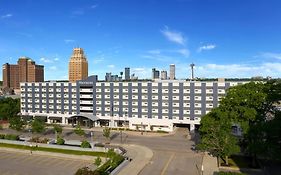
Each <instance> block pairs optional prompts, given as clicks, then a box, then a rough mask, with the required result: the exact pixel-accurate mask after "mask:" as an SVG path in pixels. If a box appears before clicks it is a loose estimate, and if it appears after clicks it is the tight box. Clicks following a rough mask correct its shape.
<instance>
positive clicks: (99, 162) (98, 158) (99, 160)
mask: <svg viewBox="0 0 281 175" xmlns="http://www.w3.org/2000/svg"><path fill="white" fill-rule="evenodd" d="M94 165H96V166H97V167H99V166H100V165H101V158H100V156H98V157H97V158H95V160H94Z"/></svg>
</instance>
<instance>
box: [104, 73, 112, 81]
mask: <svg viewBox="0 0 281 175" xmlns="http://www.w3.org/2000/svg"><path fill="white" fill-rule="evenodd" d="M105 81H112V79H111V72H108V73H105Z"/></svg>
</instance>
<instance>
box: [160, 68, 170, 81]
mask: <svg viewBox="0 0 281 175" xmlns="http://www.w3.org/2000/svg"><path fill="white" fill-rule="evenodd" d="M167 79H168V77H167V71H165V70H162V71H161V80H167Z"/></svg>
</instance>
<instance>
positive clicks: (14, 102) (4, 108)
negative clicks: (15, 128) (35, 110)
mask: <svg viewBox="0 0 281 175" xmlns="http://www.w3.org/2000/svg"><path fill="white" fill-rule="evenodd" d="M19 112H20V99H12V98H3V99H0V120H9V119H10V118H13V117H14V116H17V115H18V113H19Z"/></svg>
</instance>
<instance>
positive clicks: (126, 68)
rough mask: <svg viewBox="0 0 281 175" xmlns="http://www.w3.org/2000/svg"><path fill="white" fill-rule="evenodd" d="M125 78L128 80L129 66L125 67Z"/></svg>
mask: <svg viewBox="0 0 281 175" xmlns="http://www.w3.org/2000/svg"><path fill="white" fill-rule="evenodd" d="M125 80H130V68H129V67H125Z"/></svg>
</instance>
